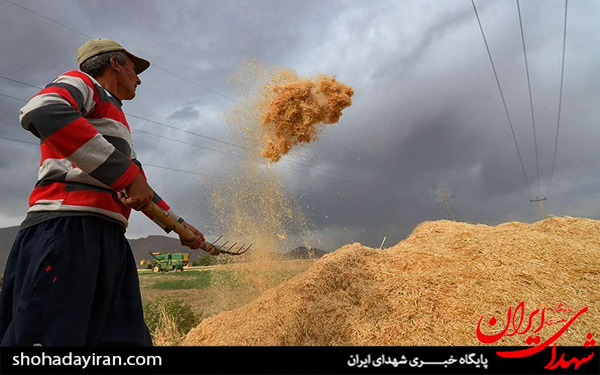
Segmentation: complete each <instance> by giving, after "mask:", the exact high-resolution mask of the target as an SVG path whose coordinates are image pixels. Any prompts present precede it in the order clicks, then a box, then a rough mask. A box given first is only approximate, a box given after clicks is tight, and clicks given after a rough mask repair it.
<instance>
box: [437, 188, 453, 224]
mask: <svg viewBox="0 0 600 375" xmlns="http://www.w3.org/2000/svg"><path fill="white" fill-rule="evenodd" d="M436 193H437V194H438V195H439V196H440V201H439V202H438V204H439V203H443V204H444V208H445V209H446V217H447V218H448V220H452V221H456V216H455V215H454V212H453V211H452V206H450V202H448V195H447V194H446V190H444V186H443V185H442V184H441V183H440V186H439V187H438V189H437V191H436Z"/></svg>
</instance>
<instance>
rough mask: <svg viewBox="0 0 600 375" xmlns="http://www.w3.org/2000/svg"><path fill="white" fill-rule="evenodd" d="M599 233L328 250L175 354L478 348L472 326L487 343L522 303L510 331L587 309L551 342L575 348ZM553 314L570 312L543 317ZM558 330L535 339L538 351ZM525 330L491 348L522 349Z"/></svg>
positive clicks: (571, 230) (593, 297) (505, 234)
mask: <svg viewBox="0 0 600 375" xmlns="http://www.w3.org/2000/svg"><path fill="white" fill-rule="evenodd" d="M598 233H600V221H596V220H590V219H579V218H551V219H547V220H543V221H540V222H537V223H533V224H525V223H517V222H514V223H506V224H501V225H498V226H495V227H492V226H486V225H471V224H466V223H458V222H451V221H435V222H425V223H422V224H421V225H419V226H418V227H417V228H416V229H415V230H414V232H413V233H412V234H411V235H410V237H409V238H407V239H406V240H404V241H402V242H400V243H399V244H397V245H396V246H394V247H391V248H388V249H385V250H379V249H372V248H368V247H365V246H362V245H360V244H352V245H347V246H344V247H342V248H340V249H338V250H337V251H335V252H334V253H331V254H329V255H327V256H325V257H324V258H322V259H321V260H320V261H318V262H317V263H315V265H314V266H313V267H311V268H310V269H309V270H308V271H306V272H305V273H303V274H300V275H298V276H296V277H295V278H293V279H291V280H290V281H288V282H286V283H284V284H281V285H279V286H278V287H276V288H274V289H271V290H269V291H267V292H266V293H264V294H263V295H262V296H261V297H260V298H259V299H257V300H255V301H254V302H253V303H251V304H249V305H246V306H244V307H242V308H239V309H236V310H232V311H229V312H224V313H221V314H219V315H217V316H213V317H211V318H208V319H206V320H204V321H203V322H202V323H200V324H199V325H198V326H197V327H196V328H194V329H193V330H192V331H190V333H189V334H188V336H187V337H186V339H185V340H184V342H183V345H357V346H358V345H482V344H481V343H480V342H479V341H478V340H477V337H476V327H477V323H478V322H479V319H480V317H481V316H482V315H484V320H483V322H482V331H483V332H484V333H487V334H494V333H497V332H499V331H501V330H502V329H503V327H505V326H506V321H507V311H508V308H509V306H512V307H513V309H514V308H515V307H516V306H517V304H519V302H521V301H524V302H525V318H524V321H525V325H524V326H523V327H522V328H521V331H522V330H524V328H525V327H526V325H527V320H528V318H529V314H531V312H532V311H534V310H535V309H538V308H539V309H540V310H541V309H543V308H546V322H548V321H549V320H550V319H553V321H554V322H556V321H558V320H560V319H561V318H567V319H570V318H571V317H572V316H573V315H574V314H575V313H577V312H579V311H580V310H581V309H582V308H584V307H586V306H587V307H588V308H589V311H588V312H586V313H584V314H583V315H581V316H580V317H579V318H578V319H577V320H576V321H575V322H574V323H573V324H572V325H571V327H570V328H569V329H568V330H567V331H566V333H565V334H563V335H562V337H561V338H560V339H559V340H558V341H557V342H558V344H559V345H576V346H580V345H583V343H584V341H585V337H586V335H587V334H588V333H589V332H591V333H593V334H598V332H600V311H599V308H600V303H599V302H600V292H599V291H598V288H597V286H598V281H599V274H600V238H599V236H598ZM559 303H562V304H563V305H564V306H567V307H569V308H570V309H572V312H570V313H565V312H553V311H551V308H552V307H556V306H557V305H558V304H559ZM492 316H494V317H496V318H497V320H498V323H497V324H496V326H495V327H493V328H492V327H490V326H489V325H488V324H487V322H488V320H489V319H490V318H491V317H492ZM518 320H519V316H517V323H518ZM539 324H540V320H539V315H536V317H535V319H534V323H533V325H534V326H535V327H537V326H539ZM564 324H565V323H564V322H563V323H560V324H553V325H546V326H544V328H542V329H541V330H540V331H539V332H538V334H539V335H540V337H541V339H542V340H545V339H547V338H549V337H551V336H552V335H553V334H554V333H556V332H557V331H558V330H559V329H560V328H562V327H563V326H564ZM533 330H534V328H532V329H531V331H533ZM531 331H530V332H529V333H527V334H523V335H518V334H517V335H514V336H512V337H503V338H502V339H501V340H500V341H499V342H496V343H495V345H526V344H525V340H526V339H527V337H528V336H529V334H531ZM508 332H511V330H510V329H509V331H508ZM534 336H535V335H534Z"/></svg>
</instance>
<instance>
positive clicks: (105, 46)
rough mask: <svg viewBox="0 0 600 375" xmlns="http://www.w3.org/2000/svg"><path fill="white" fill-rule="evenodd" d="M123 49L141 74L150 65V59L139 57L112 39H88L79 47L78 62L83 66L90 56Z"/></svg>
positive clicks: (136, 70)
mask: <svg viewBox="0 0 600 375" xmlns="http://www.w3.org/2000/svg"><path fill="white" fill-rule="evenodd" d="M117 51H122V52H125V53H126V54H127V56H129V58H130V59H131V61H133V63H134V64H135V72H136V73H137V74H140V73H141V72H143V71H144V70H146V69H148V67H149V66H150V61H148V60H145V59H142V58H140V57H137V56H136V55H134V54H133V53H131V52H129V51H127V50H126V49H125V48H123V46H122V45H120V44H119V43H117V42H115V41H114V40H111V39H92V40H89V41H87V42H86V43H85V44H84V45H82V46H81V47H79V51H77V63H78V64H79V67H80V68H81V63H83V62H84V61H85V60H87V59H89V58H90V57H94V56H97V55H100V54H102V53H106V52H117Z"/></svg>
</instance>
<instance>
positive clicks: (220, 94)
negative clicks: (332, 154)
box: [5, 0, 343, 147]
mask: <svg viewBox="0 0 600 375" xmlns="http://www.w3.org/2000/svg"><path fill="white" fill-rule="evenodd" d="M5 1H6V2H8V3H10V4H13V5H15V6H17V7H19V8H21V9H24V10H26V11H29V12H31V13H33V14H35V15H37V16H40V17H42V18H44V19H46V20H48V21H51V22H53V23H55V24H57V25H59V26H62V27H65V28H67V29H69V30H71V31H73V32H76V33H77V34H80V35H83V36H86V37H88V38H90V39H95V38H94V37H93V36H91V35H88V34H86V33H83V32H81V31H78V30H76V29H74V28H72V27H69V26H67V25H65V24H63V23H61V22H58V21H56V20H54V19H52V18H49V17H47V16H44V15H42V14H40V13H38V12H35V11H33V10H31V9H29V8H26V7H24V6H21V5H18V4H16V3H14V2H12V1H10V0H5ZM151 66H152V67H155V68H157V69H160V70H162V71H164V72H166V73H168V74H171V75H173V76H175V77H177V78H179V79H182V80H184V81H186V82H189V83H191V84H193V85H195V86H198V87H201V88H203V89H205V90H207V91H210V92H212V93H214V94H216V95H219V96H221V97H223V98H225V99H228V100H231V101H232V102H234V103H239V101H238V100H235V99H233V98H231V97H229V96H227V95H225V94H222V93H220V92H218V91H216V90H213V89H211V88H210V87H207V86H204V85H202V84H200V83H198V82H195V81H192V80H190V79H188V78H185V77H183V76H181V75H179V74H177V73H174V72H172V71H170V70H168V69H166V68H162V67H160V66H158V65H156V64H152V65H151ZM32 87H37V86H32ZM325 142H329V143H331V144H333V145H334V146H337V147H343V146H341V145H338V144H335V143H333V142H330V141H325Z"/></svg>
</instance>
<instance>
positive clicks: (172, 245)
mask: <svg viewBox="0 0 600 375" xmlns="http://www.w3.org/2000/svg"><path fill="white" fill-rule="evenodd" d="M18 231H19V227H18V226H16V227H8V228H0V274H2V273H4V267H5V266H6V261H7V259H8V254H9V253H10V249H11V247H12V244H13V242H14V240H15V238H16V237H17V232H18ZM129 244H130V245H131V249H132V251H133V256H134V257H135V261H136V264H137V266H138V267H139V266H140V261H141V260H142V259H147V260H150V259H151V257H150V255H149V254H148V252H151V251H161V252H165V253H170V252H185V253H189V254H190V263H191V262H192V261H197V260H199V259H200V258H202V257H203V256H205V255H208V253H207V252H205V251H203V250H190V249H189V248H187V247H185V246H182V245H181V244H180V243H179V239H178V238H173V237H167V236H148V237H145V238H137V239H130V240H129ZM325 254H328V253H327V252H326V251H324V250H321V249H316V248H312V247H308V248H307V247H304V246H299V247H297V248H295V249H293V250H291V251H289V252H287V253H286V254H285V255H286V257H287V258H289V259H318V258H321V257H322V256H323V255H325Z"/></svg>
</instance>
